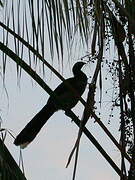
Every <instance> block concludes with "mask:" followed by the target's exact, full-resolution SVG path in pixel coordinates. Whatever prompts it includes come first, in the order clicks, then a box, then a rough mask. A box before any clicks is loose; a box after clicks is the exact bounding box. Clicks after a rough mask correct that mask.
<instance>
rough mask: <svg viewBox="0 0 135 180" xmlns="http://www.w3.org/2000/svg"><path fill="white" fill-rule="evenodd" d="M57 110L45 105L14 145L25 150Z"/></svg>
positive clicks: (19, 135)
mask: <svg viewBox="0 0 135 180" xmlns="http://www.w3.org/2000/svg"><path fill="white" fill-rule="evenodd" d="M55 111H56V109H55V108H54V107H52V106H50V105H49V104H47V105H45V106H44V107H43V108H42V109H41V111H40V112H39V113H37V114H36V116H35V117H34V118H33V119H32V120H31V121H30V122H29V123H28V124H27V125H26V126H25V128H24V129H23V130H22V131H21V132H20V133H19V134H18V136H17V137H16V139H15V141H14V144H15V145H16V146H20V147H21V148H25V147H26V146H27V145H28V144H29V143H30V142H31V141H33V139H34V138H35V137H36V135H37V134H38V133H39V131H40V129H41V128H42V127H43V126H44V124H45V123H46V122H47V120H48V119H49V118H50V117H51V116H52V115H53V113H54V112H55Z"/></svg>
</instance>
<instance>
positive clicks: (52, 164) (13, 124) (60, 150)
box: [1, 63, 120, 180]
mask: <svg viewBox="0 0 135 180" xmlns="http://www.w3.org/2000/svg"><path fill="white" fill-rule="evenodd" d="M8 69H9V71H7V76H6V89H7V91H8V96H9V99H7V100H6V101H5V99H6V95H3V93H1V96H2V102H1V109H2V118H3V127H5V128H7V129H10V130H12V133H13V134H14V135H17V134H18V133H19V132H20V131H21V130H22V128H23V127H24V126H25V125H26V124H27V123H28V121H30V119H31V118H32V117H33V116H34V115H35V114H36V113H37V112H38V111H39V110H40V109H41V108H42V107H43V106H44V105H45V103H46V101H47V99H48V95H47V93H46V92H44V90H42V89H41V88H40V87H39V86H38V85H37V84H36V83H35V82H32V81H31V79H30V77H29V76H28V75H27V74H26V73H22V78H21V84H20V87H19V86H17V81H16V74H15V73H16V72H15V66H14V64H10V63H9V65H8ZM68 71H69V73H68ZM70 73H71V72H70V70H69V68H68V67H67V68H66V73H65V74H70ZM71 75H72V74H71ZM46 81H47V83H48V84H49V85H50V87H52V88H54V86H56V85H57V84H59V81H58V79H55V77H52V78H51V80H46ZM86 91H87V90H86ZM84 96H86V95H85V94H84ZM8 103H9V105H8ZM8 106H9V107H8ZM80 109H82V110H83V107H82V105H81V104H80V103H78V105H77V107H76V108H74V111H75V112H76V114H77V115H79V117H80V118H81V115H82V114H81V113H82V111H80ZM105 123H106V125H107V120H106V121H105ZM88 128H89V130H90V132H92V133H93V134H94V135H95V137H96V138H97V139H98V140H99V142H100V143H101V144H102V145H103V146H104V147H105V149H106V150H107V152H108V153H109V154H111V155H112V157H113V159H114V161H115V162H117V163H119V160H120V154H119V152H118V150H117V149H116V148H115V147H114V146H113V145H112V144H111V143H110V141H109V140H108V138H107V136H106V135H105V134H104V133H103V132H102V130H101V128H99V126H98V125H97V124H96V123H94V122H93V120H90V122H89V123H88ZM108 128H109V129H110V130H111V131H112V132H113V133H114V130H116V129H117V128H116V129H115V128H114V127H112V125H108ZM77 130H78V128H77V127H76V125H75V124H74V123H73V122H71V120H70V119H69V118H68V117H66V116H65V114H64V112H62V111H59V112H56V113H55V114H54V115H53V116H52V117H51V118H50V119H49V121H48V122H47V124H46V125H45V126H44V127H43V128H42V130H41V132H40V133H39V135H38V136H37V137H36V139H35V140H34V141H33V142H32V143H31V144H30V145H29V146H28V147H27V148H26V149H24V150H22V154H23V160H24V167H25V173H26V177H27V179H28V180H36V179H37V178H39V177H40V179H41V180H42V179H47V180H48V179H49V180H50V179H54V178H55V179H56V180H57V179H58V180H63V179H64V180H69V179H71V177H72V172H73V164H74V160H72V162H71V164H70V165H69V168H65V165H66V163H67V159H68V157H69V154H70V152H71V150H72V147H73V145H74V143H75V140H76V137H77V132H78V131H77ZM6 145H7V147H8V148H9V150H10V152H11V154H12V155H13V157H14V158H15V159H16V161H18V158H19V148H18V147H16V146H15V145H14V144H13V138H11V137H10V136H8V137H7V138H6ZM82 178H84V179H86V180H87V179H94V180H98V179H99V178H100V179H112V180H116V179H118V176H117V174H116V173H115V171H114V170H113V169H112V168H111V167H110V165H108V163H107V162H106V160H105V159H104V158H103V157H101V155H100V153H99V152H98V151H97V150H96V148H95V147H94V146H93V145H92V144H91V143H90V142H89V141H88V140H87V138H86V137H85V136H84V135H83V137H82V140H81V145H80V153H79V161H78V168H77V178H76V179H78V180H81V179H82Z"/></svg>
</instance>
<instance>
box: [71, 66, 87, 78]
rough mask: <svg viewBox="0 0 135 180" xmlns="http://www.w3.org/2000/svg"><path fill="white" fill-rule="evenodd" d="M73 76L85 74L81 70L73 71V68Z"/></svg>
mask: <svg viewBox="0 0 135 180" xmlns="http://www.w3.org/2000/svg"><path fill="white" fill-rule="evenodd" d="M73 74H74V76H82V77H83V76H84V75H85V74H84V73H83V72H82V71H81V69H74V68H73Z"/></svg>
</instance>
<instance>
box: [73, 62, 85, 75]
mask: <svg viewBox="0 0 135 180" xmlns="http://www.w3.org/2000/svg"><path fill="white" fill-rule="evenodd" d="M85 64H86V63H85V62H81V61H80V62H77V63H75V64H74V66H73V69H72V70H73V74H74V75H77V74H79V73H80V72H81V68H82V67H83V65H85Z"/></svg>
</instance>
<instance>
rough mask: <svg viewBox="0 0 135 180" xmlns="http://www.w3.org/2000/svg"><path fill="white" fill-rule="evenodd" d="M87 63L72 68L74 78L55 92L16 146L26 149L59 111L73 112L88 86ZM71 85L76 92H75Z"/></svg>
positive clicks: (29, 124) (16, 139)
mask: <svg viewBox="0 0 135 180" xmlns="http://www.w3.org/2000/svg"><path fill="white" fill-rule="evenodd" d="M85 64H86V63H85V62H82V61H79V62H77V63H75V64H74V66H73V68H72V72H73V77H71V78H68V79H65V80H64V81H63V82H62V83H61V84H60V85H59V86H58V87H57V88H56V89H55V90H54V91H53V92H54V93H53V94H54V95H56V97H57V98H58V100H59V101H57V99H56V98H55V96H53V95H51V96H50V97H49V99H48V101H47V103H46V105H45V106H44V107H43V108H42V109H41V110H40V111H39V112H38V113H37V114H36V115H35V116H34V117H33V118H32V120H31V121H30V122H29V123H28V124H27V125H26V126H25V127H24V129H23V130H22V131H21V132H20V133H19V134H18V135H17V137H16V138H15V140H14V144H15V145H16V146H20V148H22V149H23V148H25V147H27V146H28V144H30V143H31V142H32V141H33V140H34V139H35V137H36V136H37V134H38V133H39V131H40V130H41V128H42V127H43V126H44V124H45V123H46V122H47V120H48V119H49V118H50V117H51V116H52V115H53V114H54V113H55V112H56V111H58V110H64V111H65V112H66V110H71V109H72V108H73V107H74V106H75V105H76V104H77V103H78V101H79V99H80V97H81V96H82V94H83V93H84V91H85V89H86V85H87V76H86V75H85V73H84V72H83V71H82V70H81V69H82V67H83V66H84V65H85ZM67 85H69V86H70V87H71V88H72V89H73V90H74V91H75V92H76V93H75V92H73V91H72V90H71V89H70V88H69V87H68V86H67ZM58 102H61V103H58Z"/></svg>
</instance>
